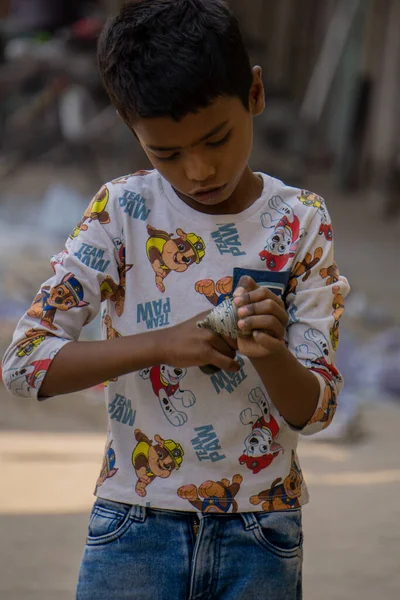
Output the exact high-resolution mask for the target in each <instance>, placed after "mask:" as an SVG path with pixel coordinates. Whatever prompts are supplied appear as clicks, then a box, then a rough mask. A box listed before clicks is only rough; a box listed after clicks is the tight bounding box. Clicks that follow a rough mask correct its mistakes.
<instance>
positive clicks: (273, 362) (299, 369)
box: [251, 345, 320, 429]
mask: <svg viewBox="0 0 400 600" xmlns="http://www.w3.org/2000/svg"><path fill="white" fill-rule="evenodd" d="M251 362H252V364H253V366H254V368H255V369H256V370H257V373H258V374H259V376H260V378H261V380H262V382H263V384H264V386H265V389H266V390H267V392H268V395H269V396H270V398H271V400H272V402H273V403H274V404H275V406H276V408H277V409H278V411H279V413H280V414H281V415H282V417H283V418H284V419H285V420H286V421H287V422H288V423H289V424H290V425H292V426H293V427H296V428H299V429H301V428H303V427H304V426H305V425H306V424H307V423H308V421H309V420H310V419H311V417H312V415H313V414H314V412H315V410H316V408H317V404H318V399H319V396H320V385H319V381H318V379H317V378H316V377H315V375H313V373H311V371H310V370H309V369H307V368H306V367H304V366H303V365H302V364H301V363H300V362H299V361H298V360H297V359H296V358H295V357H294V356H293V354H292V353H291V352H290V351H289V350H288V349H287V348H286V347H285V346H284V345H282V351H281V352H278V353H277V354H275V355H272V356H270V357H268V358H262V359H252V361H251Z"/></svg>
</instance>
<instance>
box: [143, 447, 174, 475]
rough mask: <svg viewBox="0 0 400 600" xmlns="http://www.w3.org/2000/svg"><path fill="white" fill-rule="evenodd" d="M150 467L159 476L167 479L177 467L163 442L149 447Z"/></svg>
mask: <svg viewBox="0 0 400 600" xmlns="http://www.w3.org/2000/svg"><path fill="white" fill-rule="evenodd" d="M149 467H150V469H151V470H152V472H153V473H154V475H157V477H161V478H163V479H166V478H167V477H169V476H170V475H171V473H172V471H173V470H174V469H175V463H174V461H173V459H172V458H171V456H170V455H169V453H168V451H167V450H166V449H165V448H163V446H162V445H161V444H155V445H154V446H151V447H150V448H149Z"/></svg>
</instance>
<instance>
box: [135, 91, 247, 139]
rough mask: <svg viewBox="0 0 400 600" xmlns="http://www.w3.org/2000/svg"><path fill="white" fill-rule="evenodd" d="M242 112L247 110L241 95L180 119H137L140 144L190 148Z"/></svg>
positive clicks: (137, 133) (229, 123) (219, 101)
mask: <svg viewBox="0 0 400 600" xmlns="http://www.w3.org/2000/svg"><path fill="white" fill-rule="evenodd" d="M242 113H245V109H244V107H243V104H242V103H241V101H240V99H239V98H235V97H227V98H225V97H223V98H218V99H217V100H215V101H214V102H213V103H212V104H210V105H209V106H207V107H206V108H201V109H200V110H199V111H198V112H197V113H189V114H187V115H185V116H184V117H183V118H182V119H181V120H180V121H175V120H174V119H173V118H172V117H152V118H149V119H137V120H136V121H135V123H134V124H133V129H134V131H135V133H136V135H137V137H138V138H139V141H140V143H141V144H142V145H143V146H147V147H148V148H153V149H156V148H158V147H160V148H186V147H190V146H193V145H195V144H196V143H199V142H201V140H202V139H203V138H206V137H209V136H210V134H211V135H213V134H215V135H216V134H217V133H219V131H221V132H222V131H224V130H226V128H227V127H228V126H229V125H232V124H233V122H235V121H236V120H237V119H238V118H240V115H241V114H242Z"/></svg>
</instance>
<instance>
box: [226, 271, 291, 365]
mask: <svg viewBox="0 0 400 600" xmlns="http://www.w3.org/2000/svg"><path fill="white" fill-rule="evenodd" d="M233 298H234V300H233V301H234V304H235V306H236V308H237V309H238V328H239V331H240V332H241V333H242V334H243V335H239V337H238V339H237V345H238V350H239V352H240V353H241V354H244V355H245V356H247V357H248V358H250V359H251V358H265V357H268V356H271V355H273V354H276V353H277V352H280V351H281V350H282V348H283V347H284V343H285V342H284V335H285V331H286V327H287V324H288V322H289V316H288V314H287V312H286V308H285V304H284V302H283V300H282V299H281V298H279V297H278V296H277V295H276V294H274V293H273V292H271V291H270V290H269V289H268V288H266V287H260V286H259V285H257V283H256V282H255V281H254V280H253V279H252V278H251V277H247V276H245V277H241V279H240V280H239V283H238V286H237V288H236V290H235V291H234V293H233Z"/></svg>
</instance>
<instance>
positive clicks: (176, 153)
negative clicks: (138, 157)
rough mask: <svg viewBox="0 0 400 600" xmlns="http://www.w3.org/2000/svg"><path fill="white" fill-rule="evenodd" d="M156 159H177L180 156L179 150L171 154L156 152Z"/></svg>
mask: <svg viewBox="0 0 400 600" xmlns="http://www.w3.org/2000/svg"><path fill="white" fill-rule="evenodd" d="M155 156H156V158H157V160H161V161H167V160H177V159H178V158H179V157H180V154H179V152H175V153H174V154H171V156H157V154H156V155H155Z"/></svg>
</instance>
